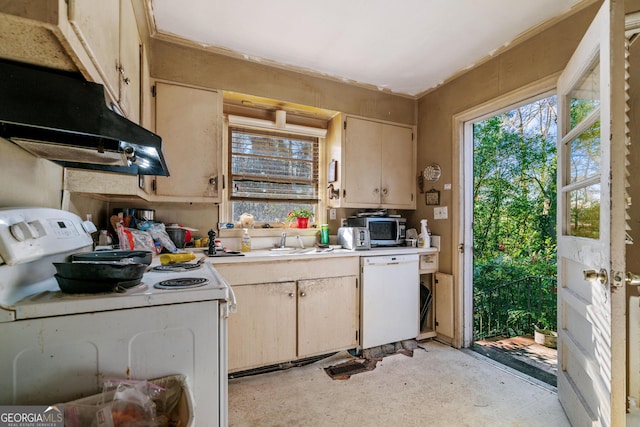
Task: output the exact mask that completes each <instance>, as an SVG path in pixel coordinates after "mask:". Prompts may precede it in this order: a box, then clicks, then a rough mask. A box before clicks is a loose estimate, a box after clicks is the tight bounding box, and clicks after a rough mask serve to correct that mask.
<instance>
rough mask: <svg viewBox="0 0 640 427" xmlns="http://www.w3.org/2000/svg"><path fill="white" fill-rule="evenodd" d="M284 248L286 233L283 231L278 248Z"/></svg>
mask: <svg viewBox="0 0 640 427" xmlns="http://www.w3.org/2000/svg"><path fill="white" fill-rule="evenodd" d="M285 246H287V233H286V232H284V231H283V232H282V236H280V247H281V248H284V247H285Z"/></svg>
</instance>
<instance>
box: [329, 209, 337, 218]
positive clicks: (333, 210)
mask: <svg viewBox="0 0 640 427" xmlns="http://www.w3.org/2000/svg"><path fill="white" fill-rule="evenodd" d="M329 219H336V210H335V209H329Z"/></svg>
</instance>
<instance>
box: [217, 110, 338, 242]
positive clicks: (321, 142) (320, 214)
mask: <svg viewBox="0 0 640 427" xmlns="http://www.w3.org/2000/svg"><path fill="white" fill-rule="evenodd" d="M224 119H225V120H224V129H223V131H224V138H223V139H224V141H223V144H224V145H223V150H222V151H223V153H222V155H223V169H224V177H223V190H222V199H221V203H220V206H219V212H218V214H219V220H218V221H219V222H223V223H235V221H234V220H233V217H232V211H233V208H232V203H233V201H234V199H233V198H232V197H231V196H232V188H231V147H230V144H231V141H230V135H231V129H244V130H247V131H254V132H262V133H264V134H269V135H273V134H276V135H281V136H292V137H301V138H303V139H308V138H309V135H305V134H304V133H295V132H287V131H284V130H273V129H265V128H260V127H258V126H249V125H238V124H233V125H231V124H229V118H228V115H227V114H225V116H224ZM314 138H316V139H317V150H318V165H317V167H318V172H317V185H318V198H317V201H316V202H315V205H316V209H315V217H314V222H313V224H310V226H309V227H310V228H309V230H315V229H314V228H311V227H315V226H319V224H322V223H325V222H326V221H327V213H326V206H327V197H326V191H324V189H323V186H322V185H323V184H322V183H323V182H325V181H326V174H327V171H326V170H325V169H326V168H324V167H323V164H324V158H325V153H326V138H323V137H314ZM283 201H286V200H284V199H283ZM292 201H293V202H296V201H297V202H300V203H309V201H308V200H304V201H303V200H292ZM312 204H313V202H312ZM265 225H269V226H270V227H273V229H269V228H266V229H264V230H263V231H264V232H266V233H267V234H271V233H272V234H273V235H278V236H279V235H280V234H281V232H282V230H281V229H280V230H279V229H278V227H279V226H280V227H281V224H280V223H275V222H262V221H256V222H255V228H262V227H263V226H265ZM293 230H296V229H293Z"/></svg>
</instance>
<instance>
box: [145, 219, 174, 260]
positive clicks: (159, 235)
mask: <svg viewBox="0 0 640 427" xmlns="http://www.w3.org/2000/svg"><path fill="white" fill-rule="evenodd" d="M147 232H148V233H149V234H150V235H151V237H153V240H155V241H156V242H158V243H160V245H162V247H163V248H165V249H166V250H167V251H168V252H171V253H176V252H178V248H177V247H176V245H175V244H174V243H173V240H171V238H170V237H169V235H168V234H167V230H166V229H165V227H164V224H162V223H161V222H156V223H154V224H152V225H151V226H150V227H149V228H148V229H147Z"/></svg>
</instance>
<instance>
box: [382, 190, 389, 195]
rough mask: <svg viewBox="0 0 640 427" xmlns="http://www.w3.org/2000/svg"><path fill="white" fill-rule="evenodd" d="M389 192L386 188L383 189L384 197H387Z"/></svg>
mask: <svg viewBox="0 0 640 427" xmlns="http://www.w3.org/2000/svg"><path fill="white" fill-rule="evenodd" d="M388 192H389V191H388V190H387V189H386V188H383V189H382V195H383V196H386V195H387V193H388Z"/></svg>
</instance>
